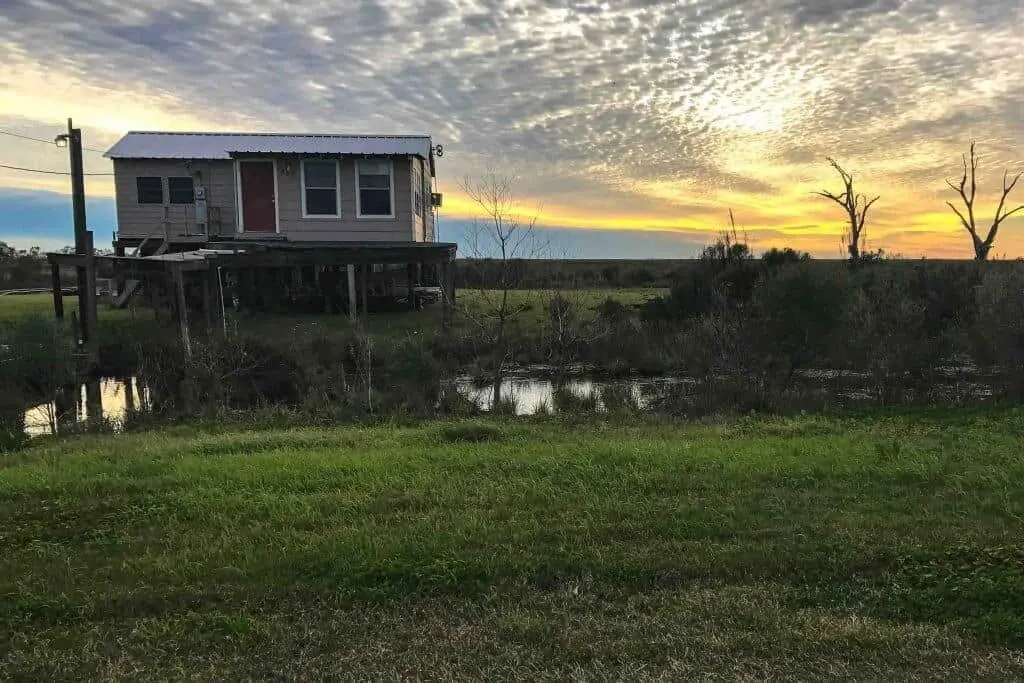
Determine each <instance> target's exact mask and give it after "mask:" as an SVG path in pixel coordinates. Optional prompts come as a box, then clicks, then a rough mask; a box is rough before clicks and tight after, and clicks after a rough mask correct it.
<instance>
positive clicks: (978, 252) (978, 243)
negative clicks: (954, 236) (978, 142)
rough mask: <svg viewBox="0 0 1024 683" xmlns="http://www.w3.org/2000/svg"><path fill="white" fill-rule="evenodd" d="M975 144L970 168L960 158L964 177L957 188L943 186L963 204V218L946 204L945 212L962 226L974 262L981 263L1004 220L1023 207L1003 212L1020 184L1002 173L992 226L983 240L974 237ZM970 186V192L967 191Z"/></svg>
mask: <svg viewBox="0 0 1024 683" xmlns="http://www.w3.org/2000/svg"><path fill="white" fill-rule="evenodd" d="M974 147H975V143H974V142H971V160H970V165H968V163H967V155H966V154H965V155H964V156H963V163H964V174H963V177H962V178H961V179H960V184H959V185H956V184H954V183H953V181H951V180H947V181H946V184H947V185H949V186H950V188H952V189H953V191H954V192H956V193H957V194H959V195H960V199H961V200H962V201H963V203H964V208H965V211H966V215H964V212H963V211H960V209H958V208H956V206H954V205H953V202H946V204H947V205H948V206H949V208H951V209H953V212H954V213H955V214H956V215H957V217H958V218H960V223H961V224H962V225H963V226H964V229H966V230H967V232H969V233H970V235H971V242H972V243H973V245H974V258H975V260H977V261H984V260H985V259H987V258H988V253H989V251H991V249H992V243H993V242H995V241H996V234H997V233H998V232H999V226H1000V225H1001V224H1002V222H1003V221H1005V220H1006V219H1007V218H1009V217H1010V216H1012V215H1013V214H1015V213H1017V212H1018V211H1024V204H1022V205H1020V206H1018V207H1017V208H1015V209H1013V210H1011V211H1006V210H1005V207H1006V198H1007V197H1008V196H1009V194H1010V192H1012V191H1013V188H1014V187H1015V186H1016V185H1017V181H1018V180H1020V177H1021V174H1020V173H1018V174H1017V175H1015V176H1014V177H1013V180H1010V174H1009V171H1003V194H1002V196H1000V198H999V206H998V207H997V208H996V216H995V218H994V219H993V220H992V226H991V227H990V228H989V229H988V234H987V235H986V236H985V239H982V238H981V235H979V234H978V227H977V223H976V222H975V215H974V199H975V197H976V196H977V194H978V181H977V174H978V156H977V155H976V154H975V153H974ZM968 185H970V189H968Z"/></svg>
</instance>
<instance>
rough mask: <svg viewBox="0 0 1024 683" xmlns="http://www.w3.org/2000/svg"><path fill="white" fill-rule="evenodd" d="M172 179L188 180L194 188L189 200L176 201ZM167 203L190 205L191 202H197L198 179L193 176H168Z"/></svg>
mask: <svg viewBox="0 0 1024 683" xmlns="http://www.w3.org/2000/svg"><path fill="white" fill-rule="evenodd" d="M172 180H187V181H188V182H189V187H190V188H191V189H192V199H191V200H190V201H187V202H176V201H174V194H173V193H172V192H171V181H172ZM167 203H168V204H172V205H174V206H188V205H189V204H195V203H196V181H195V179H194V178H193V177H192V176H183V175H180V176H168V177H167Z"/></svg>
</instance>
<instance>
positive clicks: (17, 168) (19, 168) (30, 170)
mask: <svg viewBox="0 0 1024 683" xmlns="http://www.w3.org/2000/svg"><path fill="white" fill-rule="evenodd" d="M0 168H9V169H10V170H12V171H26V172H28V173H46V174H47V175H71V173H69V172H68V171H44V170H43V169H41V168H25V167H24V166H8V165H6V164H0ZM82 175H88V176H98V175H103V176H109V175H114V174H113V173H83V174H82Z"/></svg>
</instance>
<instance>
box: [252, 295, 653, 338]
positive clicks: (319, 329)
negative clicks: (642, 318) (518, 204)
mask: <svg viewBox="0 0 1024 683" xmlns="http://www.w3.org/2000/svg"><path fill="white" fill-rule="evenodd" d="M663 292H664V290H660V289H652V288H636V289H587V290H570V291H567V292H564V294H563V295H564V296H566V297H567V298H568V299H569V300H570V301H572V302H573V304H574V305H575V306H576V307H577V309H578V310H579V312H580V316H581V318H582V319H588V318H592V317H593V316H594V315H595V311H594V309H595V308H596V307H597V305H598V304H600V303H601V302H602V301H604V300H605V299H607V298H612V299H616V300H618V301H621V302H622V303H624V304H627V305H632V304H638V303H642V302H644V301H647V300H648V299H650V298H652V297H654V296H657V295H659V294H661V293H663ZM555 294H556V292H555V291H553V290H521V291H520V290H517V291H512V292H510V293H509V302H510V305H511V306H515V307H522V308H524V309H525V310H522V311H521V312H520V313H519V314H518V316H517V324H518V325H520V326H522V327H523V328H524V329H536V327H537V326H538V325H539V324H540V323H541V322H542V321H543V319H544V316H545V315H546V309H545V307H546V306H547V303H548V302H549V301H550V300H551V298H552V297H553V296H554V295H555ZM498 297H500V292H497V291H481V290H472V289H467V290H459V291H458V292H457V293H456V298H457V302H458V305H459V307H460V309H461V312H460V313H457V314H456V315H455V316H454V317H453V323H452V324H453V329H454V330H455V331H456V332H458V331H459V330H468V331H471V330H472V329H474V323H473V320H474V319H476V320H479V319H481V317H482V316H484V315H486V314H487V313H488V312H490V311H493V310H494V308H495V306H497V305H498ZM233 319H234V320H235V322H236V324H237V325H238V326H239V328H240V329H244V330H246V331H248V332H253V333H256V334H262V335H279V334H281V332H282V331H287V332H288V334H289V335H291V336H293V337H301V336H305V335H309V334H316V333H324V332H326V333H330V332H332V331H337V330H348V329H349V328H350V327H351V322H350V321H349V319H348V317H347V316H345V315H340V314H334V315H316V314H309V315H282V314H276V313H275V314H271V313H259V314H245V313H243V314H240V315H238V316H234V317H233ZM440 328H441V306H440V304H435V305H431V306H427V307H425V308H424V310H422V311H418V312H415V313H410V312H407V311H395V312H381V313H373V314H371V315H370V316H369V318H368V320H367V321H366V329H367V331H368V332H369V333H370V334H371V335H374V336H388V337H390V338H394V337H396V336H404V335H409V334H418V333H423V332H428V333H429V332H434V331H437V330H439V329H440Z"/></svg>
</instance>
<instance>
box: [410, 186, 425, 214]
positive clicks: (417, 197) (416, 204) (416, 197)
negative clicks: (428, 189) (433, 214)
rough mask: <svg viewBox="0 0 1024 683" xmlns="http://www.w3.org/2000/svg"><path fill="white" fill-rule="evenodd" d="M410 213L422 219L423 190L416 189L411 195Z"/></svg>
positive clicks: (420, 188)
mask: <svg viewBox="0 0 1024 683" xmlns="http://www.w3.org/2000/svg"><path fill="white" fill-rule="evenodd" d="M412 212H413V213H414V214H415V215H416V217H417V218H423V188H422V187H417V188H415V189H414V190H413V193H412Z"/></svg>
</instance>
